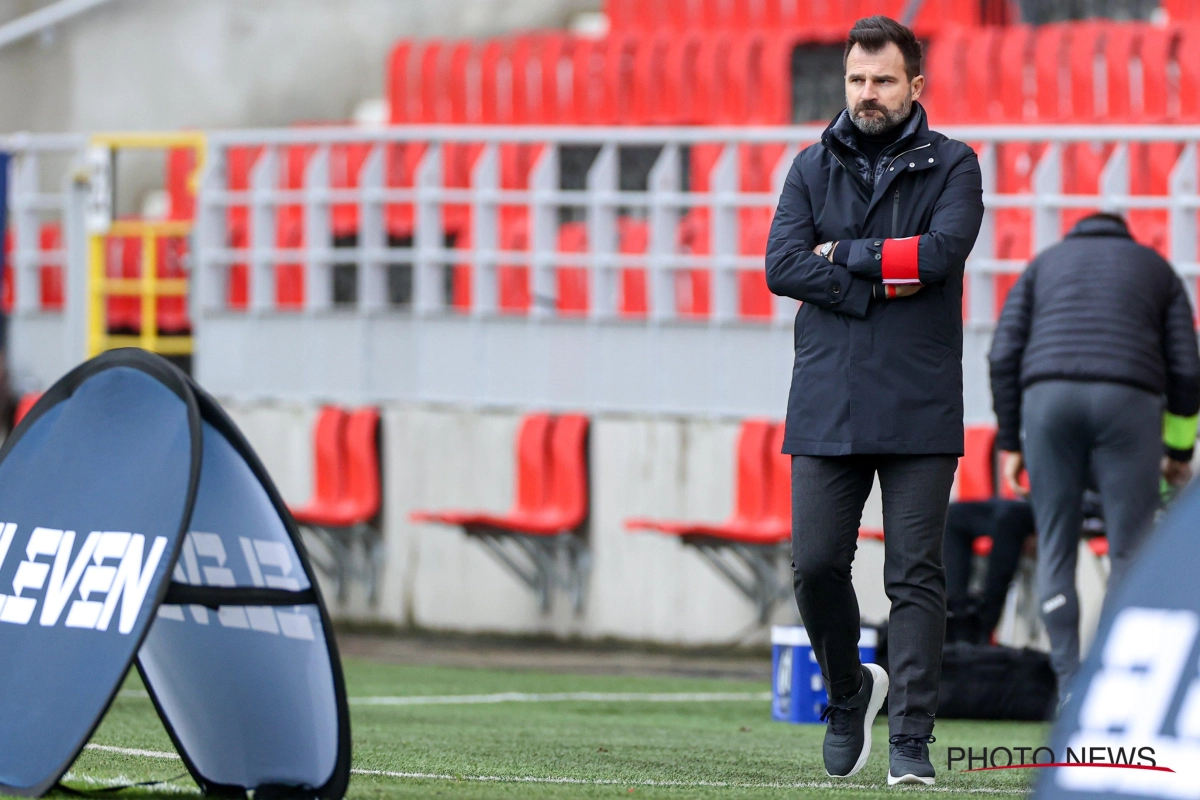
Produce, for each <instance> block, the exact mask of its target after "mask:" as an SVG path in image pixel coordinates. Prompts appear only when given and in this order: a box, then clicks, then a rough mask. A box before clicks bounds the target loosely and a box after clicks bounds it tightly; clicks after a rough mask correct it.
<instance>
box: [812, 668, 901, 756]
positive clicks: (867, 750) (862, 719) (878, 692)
mask: <svg viewBox="0 0 1200 800" xmlns="http://www.w3.org/2000/svg"><path fill="white" fill-rule="evenodd" d="M862 671H863V682H862V686H861V687H860V688H859V690H858V691H857V692H855V693H854V694H853V695H851V696H850V697H849V698H846V699H845V700H843V701H841V702H838V703H830V704H829V705H828V706H826V707H825V710H824V711H823V712H821V721H822V722H825V721H828V723H829V725H828V727H827V728H826V729H825V745H824V747H823V748H822V754H823V755H824V757H825V773H826V774H827V775H829V777H831V778H849V777H850V776H851V775H853V774H854V773H856V772H858V771H859V770H860V769H862V768H863V765H864V764H866V763H867V756H869V755H871V723H872V722H874V721H875V715H876V714H878V713H879V707H880V706H882V705H883V698H884V697H886V696H887V692H888V676H887V673H886V672H884V671H883V667H881V666H879V665H878V664H863V665H862Z"/></svg>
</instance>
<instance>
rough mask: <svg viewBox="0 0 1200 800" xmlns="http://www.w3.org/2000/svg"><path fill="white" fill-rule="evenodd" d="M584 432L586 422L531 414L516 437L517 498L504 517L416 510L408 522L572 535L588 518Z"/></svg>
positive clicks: (474, 512) (571, 416) (500, 515)
mask: <svg viewBox="0 0 1200 800" xmlns="http://www.w3.org/2000/svg"><path fill="white" fill-rule="evenodd" d="M587 431H588V420H587V417H583V416H579V415H573V414H571V415H563V416H561V417H558V418H552V417H551V416H550V415H549V414H531V415H529V416H528V417H526V418H525V419H524V420H523V421H522V423H521V430H520V433H519V434H518V437H517V497H516V502H515V503H514V505H513V508H512V510H510V511H509V513H508V514H492V513H488V512H480V511H445V512H433V511H415V512H413V513H412V514H411V515H410V518H411V519H412V521H413V522H438V523H442V524H445V525H455V526H460V527H462V528H465V529H485V530H489V531H507V532H509V533H516V534H523V535H526V536H557V535H559V534H564V533H569V532H571V531H574V530H576V529H577V528H578V527H579V526H580V525H581V524H582V523H583V521H584V519H586V517H587V509H588V491H587Z"/></svg>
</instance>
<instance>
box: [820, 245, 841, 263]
mask: <svg viewBox="0 0 1200 800" xmlns="http://www.w3.org/2000/svg"><path fill="white" fill-rule="evenodd" d="M835 247H837V242H826V243H825V244H823V245H821V246H820V247H818V248H817V255H819V256H820V257H821V258H824V259H826V260H828V259H829V254H830V253H832V252H833V248H835Z"/></svg>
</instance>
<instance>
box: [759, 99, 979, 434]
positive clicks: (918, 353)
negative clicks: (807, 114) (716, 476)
mask: <svg viewBox="0 0 1200 800" xmlns="http://www.w3.org/2000/svg"><path fill="white" fill-rule="evenodd" d="M913 109H914V111H913V114H912V116H911V117H910V118H909V121H908V123H907V124H906V126H905V129H904V131H903V132H902V134H901V135H900V138H899V139H898V140H897V141H896V143H895V144H893V145H890V146H889V147H888V148H887V149H886V150H884V152H883V155H882V156H881V157H880V159H879V161H878V163H877V165H876V167H875V170H874V173H873V174H872V170H871V167H870V164H868V163H867V159H866V158H865V157H864V156H863V155H862V154H861V153H860V152H859V151H858V148H857V145H856V143H855V134H854V131H855V129H854V126H853V123H852V122H851V121H850V118H849V115H848V114H847V113H846V112H845V111H843V112H842V113H841V114H840V115H839V116H838V118H837V119H835V120H834V121H833V122H832V123H831V124H830V125H829V127H828V128H826V130H825V133H824V134H823V135H822V137H821V142H820V143H819V144H814V145H812V146H811V147H808V148H805V149H804V150H803V151H802V152H801V153H800V154H799V155H798V156H797V157H796V159H795V161H794V162H793V163H792V169H791V172H790V173H789V174H788V177H787V181H786V182H785V183H784V187H783V193H782V195H781V196H780V198H779V206H778V208H777V209H776V211H775V220H774V222H773V223H772V224H771V235H770V239H769V240H768V242H767V285H768V286H769V287H770V289H771V291H772V292H774V293H775V294H778V295H783V296H785V297H792V298H795V299H797V300H801V301H803V305H801V306H800V311H799V312H798V313H797V314H796V334H795V348H796V358H795V365H794V367H793V370H792V387H791V393H790V396H789V398H788V412H787V434H786V437H785V438H784V443H783V452H785V453H790V454H793V455H817V456H834V455H848V454H851V453H945V454H961V453H962V447H963V399H962V276H963V264H964V262H965V261H966V258H967V254H968V253H969V252H970V251H971V247H972V246H973V245H974V244H975V237H976V235H977V234H978V233H979V224H980V222H981V220H982V219H983V195H982V190H981V183H980V172H979V162H978V160H977V159H976V157H975V153H974V152H973V151H972V150H971V148H970V147H968V146H967V145H965V144H963V143H962V142H956V141H954V140H952V139H947V138H946V137H945V136H942V135H941V134H939V133H935V132H933V131H931V130H929V127H928V124H927V123H926V120H925V112H924V110H923V109H922V108H921V106H920V105H919V104H914V106H913ZM832 240H839V241H841V244H840V245H839V246H838V249H837V251H836V256H837V260H838V261H839V262H842V263H840V264H831V263H829V262H828V261H827V260H826V259H824V258H821V257H820V256H818V255H816V254H815V253H813V252H812V249H813V247H814V246H816V245H819V244H821V243H822V242H825V241H832ZM884 278H886V279H887V280H888V281H889V282H920V283H921V284H924V288H922V289H921V290H920V291H919V292H917V293H916V294H915V295H913V296H911V297H905V298H900V299H895V300H885V301H878V302H877V301H874V300H873V299H872V293H873V287H876V286H879V284H881V283H882V282H883V279H884ZM880 288H882V287H880Z"/></svg>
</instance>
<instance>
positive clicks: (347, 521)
mask: <svg viewBox="0 0 1200 800" xmlns="http://www.w3.org/2000/svg"><path fill="white" fill-rule="evenodd" d="M321 423H326V424H325V426H324V427H322V425H321ZM331 429H332V430H336V429H337V422H336V418H334V417H332V415H331V419H330V420H329V421H328V422H327V421H326V419H325V414H324V411H323V412H322V416H321V418H319V419H318V430H317V437H318V439H317V445H316V446H317V450H318V452H317V458H318V461H317V468H318V481H317V485H316V491H315V492H314V498H313V500H312V502H310V503H309V505H308V506H306V507H304V508H302V509H297V512H299V515H298V516H296V519H297V521H301V522H304V523H305V524H307V525H313V526H319V527H323V528H351V527H354V526H356V525H365V524H367V523H369V522H370V521H371V520H373V519H374V518H375V517H376V516H377V515H378V514H379V508H380V484H379V445H378V433H379V410H378V409H376V408H372V407H365V408H358V409H355V410H354V411H352V412H350V414H349V415H348V416H346V417H345V425H344V427H343V429H342V430H343V433H342V438H341V440H340V443H339V444H340V446H341V449H342V453H343V454H342V456H341V459H340V461H341V463H342V464H343V465H344V473H343V475H344V478H343V480H342V481H341V482H340V483H341V489H342V494H341V496H340V498H339V499H338V500H337V501H336V502H333V503H328V502H327V501H326V493H328V492H332V491H333V490H334V489H335V488H338V483H337V482H333V481H329V482H327V483H325V485H322V482H321V480H320V478H321V474H320V471H321V469H322V467H325V468H326V469H328V468H329V467H330V466H332V464H333V463H336V461H335V460H334V459H333V457H332V456H331V454H329V453H327V452H325V449H326V448H327V447H328V442H327V441H326V440H324V439H323V437H328V436H329V431H330V430H331ZM297 512H293V515H296V513H297Z"/></svg>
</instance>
